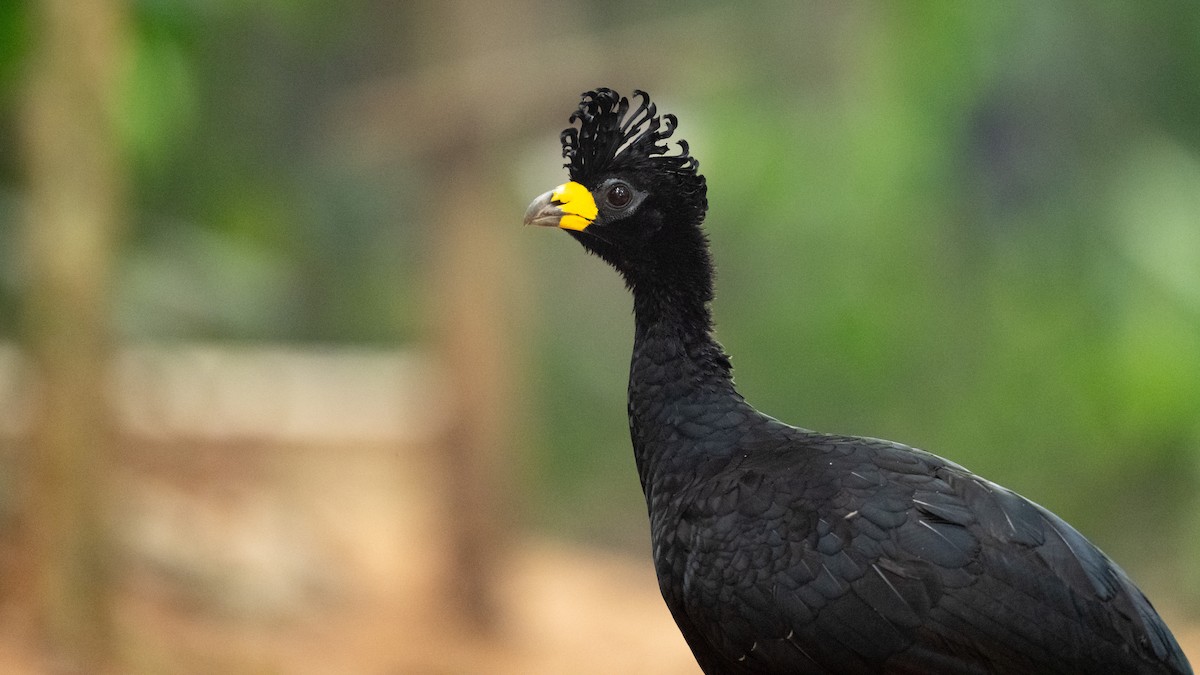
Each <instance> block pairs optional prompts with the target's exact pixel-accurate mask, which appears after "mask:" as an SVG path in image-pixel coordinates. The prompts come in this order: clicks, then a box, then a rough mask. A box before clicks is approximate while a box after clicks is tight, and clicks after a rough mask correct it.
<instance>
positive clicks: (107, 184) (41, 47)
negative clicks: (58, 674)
mask: <svg viewBox="0 0 1200 675" xmlns="http://www.w3.org/2000/svg"><path fill="white" fill-rule="evenodd" d="M31 9H32V10H33V12H34V31H35V35H36V37H35V40H34V49H33V52H32V53H31V55H30V63H29V66H30V68H29V70H28V72H27V76H28V77H27V81H28V88H27V91H26V94H25V100H24V108H23V110H22V112H23V118H22V120H21V121H22V127H21V131H22V132H23V133H22V141H23V146H22V147H23V150H24V160H25V162H24V163H25V167H26V177H27V185H28V195H29V209H28V220H27V222H26V239H25V243H26V245H27V248H26V260H27V265H28V267H27V271H28V277H27V288H28V290H27V295H26V297H25V305H24V312H23V317H22V318H23V321H24V323H23V329H24V337H25V339H26V342H27V348H28V353H29V355H30V358H31V363H32V366H33V373H34V385H35V393H36V395H35V400H36V408H35V411H36V412H35V418H34V420H33V430H32V449H31V450H32V452H31V454H30V455H29V463H28V473H27V480H25V481H23V486H24V488H25V494H24V497H25V500H24V503H23V509H22V516H21V517H22V522H21V524H20V529H21V533H22V544H23V551H22V557H23V561H22V571H21V574H20V578H19V579H18V583H20V584H21V586H22V588H21V589H20V595H21V596H23V597H24V598H25V599H26V600H28V601H29V602H30V603H31V608H32V610H33V617H34V622H33V625H34V628H35V630H36V632H37V639H38V644H39V646H41V647H43V648H44V649H45V650H46V656H47V657H48V658H49V661H48V664H49V665H50V667H51V668H52V669H53V670H55V671H65V672H89V673H91V672H102V671H103V670H105V669H106V668H107V667H108V664H109V655H110V649H109V642H110V625H111V619H110V616H109V612H110V607H109V605H110V603H109V602H108V583H107V581H108V570H107V565H106V562H107V556H106V538H105V536H104V518H105V499H104V487H105V481H106V467H107V462H108V460H109V450H110V446H111V444H112V440H113V434H114V429H113V424H112V419H111V416H110V414H109V406H108V400H107V393H108V392H107V383H106V373H107V366H108V356H109V353H110V339H111V338H110V332H109V326H108V320H109V295H110V288H111V285H112V284H111V278H112V264H113V257H114V248H115V245H116V241H117V234H118V231H119V230H120V222H121V218H122V212H123V208H124V204H123V201H124V200H123V195H124V192H125V186H124V183H123V177H122V171H121V159H120V157H119V149H118V142H117V139H116V135H115V131H114V124H113V121H114V119H113V116H114V103H115V101H114V92H115V91H116V90H117V86H116V85H117V81H118V76H119V73H120V71H121V69H122V68H123V66H124V64H125V63H126V60H125V59H124V58H123V57H124V53H123V50H124V48H125V46H126V43H125V32H124V29H125V25H126V22H125V15H124V13H123V9H124V8H123V7H122V6H121V2H120V0H88V1H87V2H78V1H77V0H43V1H42V2H40V3H34V4H33V5H31Z"/></svg>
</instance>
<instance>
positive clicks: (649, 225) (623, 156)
mask: <svg viewBox="0 0 1200 675" xmlns="http://www.w3.org/2000/svg"><path fill="white" fill-rule="evenodd" d="M634 98H635V99H638V103H637V105H636V106H632V105H631V104H630V101H629V99H628V98H626V97H624V96H621V95H619V94H617V93H616V92H615V91H613V90H611V89H596V90H595V91H589V92H586V93H584V94H583V95H582V98H581V100H580V103H579V108H578V109H577V110H576V111H575V112H574V113H573V114H572V115H571V117H570V122H571V124H572V126H571V127H569V128H567V129H566V130H565V131H563V132H562V136H561V139H562V146H563V157H565V158H566V159H567V163H566V165H565V167H566V168H567V170H568V173H569V175H570V181H568V182H566V183H563V184H562V185H559V186H558V187H556V188H554V189H553V190H550V191H549V192H546V193H545V194H543V195H541V196H539V197H538V198H537V199H535V200H534V201H533V203H532V204H530V205H529V209H528V210H527V211H526V212H525V224H527V225H545V226H551V227H558V228H561V229H563V230H566V231H567V232H568V233H570V234H571V235H572V236H574V237H575V239H577V240H578V241H579V242H580V243H581V244H583V246H584V247H585V248H586V249H587V250H589V251H591V252H592V253H595V254H596V255H598V256H600V257H601V258H603V259H604V260H606V261H607V262H608V263H609V264H611V265H612V266H613V267H615V268H616V269H617V270H618V271H619V272H621V274H622V275H623V276H624V277H625V280H626V283H628V284H629V285H630V287H633V288H635V289H636V287H637V286H638V285H639V283H640V282H643V281H645V280H647V278H648V276H649V275H653V276H654V277H655V278H656V279H659V280H661V279H663V278H666V277H671V276H680V275H683V273H684V272H686V271H687V268H688V267H689V266H697V265H698V266H700V267H702V268H704V270H703V271H704V272H705V275H706V277H707V274H708V266H709V265H708V252H707V241H706V240H705V237H704V234H703V232H702V230H701V227H700V225H701V222H702V221H703V220H704V214H705V211H706V210H707V208H708V201H707V196H706V187H705V182H704V176H702V175H700V173H699V172H698V168H699V163H698V162H697V161H696V159H695V158H694V157H692V156H691V155H690V154H689V152H688V144H687V142H686V141H683V140H680V141H679V142H678V144H677V146H678V151H677V152H672V151H671V149H670V147H669V146H668V143H667V141H668V139H670V137H671V135H672V134H673V133H674V132H675V128H676V125H677V120H676V118H675V116H674V115H669V114H668V115H662V116H659V115H658V112H657V109H656V107H655V105H654V103H652V102H651V101H650V97H649V96H648V95H647V94H646V93H645V92H643V91H635V92H634ZM576 123H578V126H577V127H576V126H575V124H576ZM672 271H676V272H679V273H680V275H672V274H671V273H672ZM684 276H686V275H684Z"/></svg>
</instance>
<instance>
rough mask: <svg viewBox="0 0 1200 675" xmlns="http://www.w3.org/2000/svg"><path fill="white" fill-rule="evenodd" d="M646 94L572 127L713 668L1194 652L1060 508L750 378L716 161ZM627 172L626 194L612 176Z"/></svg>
mask: <svg viewBox="0 0 1200 675" xmlns="http://www.w3.org/2000/svg"><path fill="white" fill-rule="evenodd" d="M637 98H638V99H639V101H638V103H639V105H636V106H631V105H630V103H629V102H628V101H627V100H626V99H624V98H622V97H620V96H618V95H617V94H616V93H615V92H612V91H611V90H607V89H600V90H597V91H593V92H588V93H586V94H584V95H583V100H582V102H581V104H580V107H579V109H578V111H577V112H576V113H575V115H573V116H572V119H571V121H572V122H578V123H579V128H578V129H576V128H575V127H572V128H570V129H568V130H567V131H565V132H564V133H563V146H564V156H566V157H567V158H568V164H567V168H568V169H569V171H570V174H571V179H572V180H573V181H575V182H578V183H580V184H582V185H583V186H584V187H586V188H587V189H588V190H589V191H590V192H591V194H592V197H593V199H594V200H595V202H596V204H597V205H598V214H597V216H596V218H595V219H594V221H593V222H591V224H589V225H587V227H585V228H584V229H582V231H571V234H572V236H574V237H575V238H576V239H578V240H579V241H580V243H582V244H583V245H584V246H585V247H586V248H587V249H588V250H589V251H591V252H593V253H596V254H597V255H599V256H600V257H602V258H603V259H604V260H606V261H607V262H609V263H610V264H612V265H613V266H614V267H615V268H616V269H617V270H618V271H619V272H620V273H621V274H622V276H623V277H624V278H625V280H626V283H627V284H628V286H629V287H630V289H631V291H632V292H633V296H634V310H635V334H634V349H633V358H632V363H631V367H630V378H629V424H630V432H631V436H632V440H633V447H634V453H635V456H636V459H637V465H638V472H639V475H640V479H641V483H642V488H643V490H644V492H645V495H646V501H647V506H648V509H649V515H650V522H651V536H652V543H653V554H654V562H655V567H656V570H657V574H658V580H659V584H660V587H661V589H662V593H663V597H664V599H665V600H666V603H667V605H668V607H669V608H670V611H671V613H672V615H673V616H674V618H675V620H676V622H677V623H678V625H679V628H680V630H681V631H682V633H683V636H684V638H685V639H686V640H687V642H688V645H689V646H690V647H691V648H692V651H693V653H694V654H695V656H696V660H697V661H698V662H699V664H700V666H701V667H702V669H703V670H704V672H706V673H709V674H710V675H711V674H716V673H722V674H736V673H846V674H852V673H914V674H916V673H1022V674H1025V673H1190V672H1191V668H1190V667H1189V665H1188V664H1187V661H1186V659H1185V658H1184V656H1183V654H1182V652H1181V651H1180V649H1179V646H1178V645H1177V644H1176V642H1175V640H1174V638H1173V637H1172V635H1171V633H1170V631H1169V630H1168V629H1167V627H1166V626H1165V625H1164V623H1163V622H1162V620H1161V619H1160V618H1159V616H1158V615H1157V613H1156V612H1155V611H1154V609H1153V607H1152V606H1151V605H1150V603H1149V601H1148V600H1147V599H1146V598H1145V596H1144V595H1143V594H1142V593H1141V591H1139V590H1138V589H1137V588H1136V587H1135V586H1134V585H1133V583H1132V582H1131V581H1130V580H1129V578H1128V577H1127V576H1126V575H1125V573H1124V572H1123V571H1121V569H1120V568H1119V567H1117V566H1116V565H1115V564H1114V563H1113V562H1112V561H1111V560H1109V559H1108V558H1107V557H1105V556H1104V554H1103V553H1101V552H1100V551H1099V550H1098V549H1096V548H1095V547H1094V546H1092V545H1091V544H1090V543H1089V542H1088V541H1087V540H1086V539H1084V538H1083V536H1081V535H1080V534H1079V533H1078V532H1076V531H1075V530H1074V529H1072V528H1071V527H1070V526H1069V525H1067V524H1066V523H1065V522H1063V521H1062V520H1061V519H1059V518H1058V517H1056V516H1054V515H1053V514H1051V513H1050V512H1048V511H1046V510H1045V509H1043V508H1041V507H1039V506H1037V505H1036V504H1034V503H1032V502H1030V501H1028V500H1026V499H1024V498H1022V497H1020V496H1019V495H1017V494H1015V493H1013V492H1011V491H1009V490H1007V489H1005V488H1003V487H1000V486H998V485H996V484H994V483H991V482H989V481H987V480H984V479H983V478H980V477H978V476H975V475H974V474H972V473H970V472H969V471H967V470H966V469H964V468H962V467H960V466H958V465H956V464H954V463H952V462H949V461H947V460H945V459H942V458H940V457H937V456H934V455H931V454H929V453H925V452H922V451H920V450H915V449H912V448H908V447H906V446H903V445H899V444H896V443H891V442H888V441H882V440H877V439H869V438H856V437H847V436H831V435H827V434H820V433H816V432H813V431H808V430H805V429H800V428H796V427H792V426H789V425H786V424H783V423H782V422H779V421H777V420H775V419H773V418H771V417H768V416H766V415H764V414H762V413H760V412H758V411H757V410H755V409H754V408H752V407H751V406H750V405H749V404H747V403H746V402H745V401H744V400H743V399H742V397H741V396H740V395H739V394H738V392H737V390H736V389H735V388H734V385H733V380H732V376H731V368H730V363H729V360H728V358H727V357H726V355H725V354H724V352H723V351H722V349H721V347H720V345H719V344H718V343H717V342H716V341H715V340H714V339H713V336H712V325H711V318H710V313H709V309H708V303H709V301H710V300H711V299H712V265H711V262H710V260H709V252H708V246H707V241H706V239H705V236H704V234H703V231H702V229H701V222H702V220H703V218H704V213H705V211H706V209H707V203H706V201H705V200H706V196H705V194H706V190H705V182H704V178H703V177H702V176H701V175H699V173H698V170H697V163H696V161H695V160H694V159H693V158H692V157H690V155H689V153H688V151H687V147H686V145H683V148H682V152H678V151H677V152H675V153H674V154H672V153H671V152H669V150H668V148H667V145H666V140H667V138H668V137H669V136H670V135H671V133H672V131H673V130H674V127H675V119H674V118H673V117H671V116H663V117H659V116H658V115H657V113H656V110H655V107H654V105H653V104H652V103H650V102H649V99H648V97H646V96H645V95H644V94H642V93H640V92H639V93H638V94H637ZM631 110H632V112H631ZM617 183H619V184H621V185H624V186H626V187H628V188H629V190H631V191H632V193H633V195H634V199H633V200H631V202H630V204H628V205H625V206H617V204H620V203H621V202H622V201H623V199H621V198H617V199H613V198H612V194H615V193H608V194H606V193H605V191H606V190H612V187H611V186H613V185H614V184H617ZM617 197H621V195H617Z"/></svg>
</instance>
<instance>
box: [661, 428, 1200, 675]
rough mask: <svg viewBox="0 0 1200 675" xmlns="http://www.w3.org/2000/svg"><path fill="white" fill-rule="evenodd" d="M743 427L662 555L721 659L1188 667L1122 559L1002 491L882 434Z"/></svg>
mask: <svg viewBox="0 0 1200 675" xmlns="http://www.w3.org/2000/svg"><path fill="white" fill-rule="evenodd" d="M746 443H747V445H746V447H745V448H743V449H744V452H743V453H741V455H740V458H739V460H738V462H737V465H736V468H733V470H728V468H727V470H725V471H722V472H720V474H719V475H720V476H721V478H719V479H717V480H701V481H697V484H696V485H695V486H694V487H693V489H692V490H691V491H689V496H690V498H689V499H688V500H686V503H685V504H681V508H680V510H679V519H678V525H677V528H676V538H675V544H674V545H675V546H677V547H678V550H679V551H680V552H682V555H676V556H668V558H670V559H671V560H673V561H675V562H674V564H675V565H676V566H678V567H679V569H676V570H674V572H675V573H677V574H678V575H679V576H676V577H675V578H676V579H682V583H681V584H680V585H679V587H678V588H677V589H675V590H674V591H672V592H674V593H677V594H678V596H679V597H678V598H677V599H678V600H679V601H680V606H682V607H686V608H687V609H686V614H687V616H686V617H683V619H684V620H683V621H681V622H680V626H681V628H682V629H683V631H684V633H685V637H687V639H688V640H689V642H690V643H691V642H693V641H697V640H698V641H702V642H703V644H704V645H705V649H707V650H711V651H712V652H714V653H716V654H719V655H720V657H719V658H721V659H724V661H725V663H724V664H720V668H719V669H718V670H720V672H730V673H734V672H747V673H750V672H795V673H807V672H812V673H827V672H834V673H879V672H894V673H910V672H911V673H929V672H956V673H973V672H979V673H993V672H1035V671H1036V672H1078V669H1079V664H1081V663H1086V664H1093V665H1091V666H1090V667H1089V669H1088V672H1093V673H1103V672H1114V673H1115V672H1131V671H1134V672H1142V671H1145V672H1190V671H1189V670H1188V669H1187V666H1186V661H1185V660H1184V658H1183V656H1182V653H1181V652H1180V650H1179V647H1178V645H1177V644H1176V643H1175V641H1174V639H1173V638H1172V637H1171V635H1170V632H1169V631H1168V630H1167V629H1166V627H1165V626H1164V625H1163V624H1162V622H1161V620H1160V619H1159V618H1158V615H1157V614H1156V613H1155V611H1154V609H1153V608H1152V607H1151V606H1150V603H1149V602H1148V601H1147V600H1146V598H1145V597H1144V596H1143V595H1142V594H1141V592H1140V591H1138V590H1137V589H1136V588H1135V587H1134V586H1133V584H1132V583H1131V582H1130V581H1129V579H1128V578H1127V577H1126V576H1125V573H1124V572H1123V571H1121V569H1120V568H1119V567H1117V566H1116V565H1115V564H1114V563H1113V562H1112V561H1111V560H1109V559H1108V558H1107V557H1106V556H1105V555H1104V554H1103V553H1101V552H1100V551H1099V550H1098V549H1096V548H1095V547H1094V546H1093V545H1092V544H1091V543H1090V542H1088V541H1087V540H1086V539H1085V538H1084V537H1083V536H1082V535H1080V534H1079V533H1078V532H1076V531H1075V530H1074V529H1073V528H1071V527H1070V526H1069V525H1067V524H1066V523H1065V522H1063V521H1062V520H1061V519H1059V518H1058V517H1056V516H1054V515H1053V514H1051V513H1050V512H1049V511H1046V510H1045V509H1043V508H1041V507H1040V506H1038V505H1036V504H1034V503H1033V502H1030V501H1029V500H1026V499H1024V498H1023V497H1021V496H1019V495H1017V494H1016V493H1014V492H1012V491H1010V490H1007V489H1005V488H1003V487H1000V486H998V485H996V484H994V483H991V482H989V481H986V480H984V479H982V478H979V477H978V476H975V475H973V474H971V473H970V472H968V471H967V470H965V469H963V468H962V467H959V466H957V465H955V464H953V463H951V462H948V461H946V460H943V459H941V458H939V457H936V456H934V455H931V454H928V453H924V452H921V451H919V450H914V449H912V448H907V447H905V446H901V445H898V444H894V443H890V442H887V441H879V440H875V439H862V438H851V437H832V436H819V435H816V434H812V433H811V432H803V431H802V430H792V431H791V432H790V433H787V434H780V433H778V432H777V433H774V434H771V435H770V437H769V438H766V439H760V440H750V441H747V442H746ZM798 444H802V445H803V446H804V451H803V452H797V451H796V446H797V445H798ZM668 572H669V570H660V576H661V575H662V574H663V573H668ZM664 592H667V591H664ZM668 600H670V598H669V599H668ZM679 613H680V612H677V617H676V618H677V619H679V618H681V617H680V616H679ZM689 632H690V633H691V635H689ZM1128 645H1134V647H1133V651H1132V652H1131V651H1130V648H1129V647H1128ZM693 650H694V651H697V652H698V651H700V650H696V649H695V645H693ZM781 666H782V667H781ZM1055 668H1058V670H1055Z"/></svg>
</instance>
